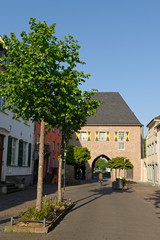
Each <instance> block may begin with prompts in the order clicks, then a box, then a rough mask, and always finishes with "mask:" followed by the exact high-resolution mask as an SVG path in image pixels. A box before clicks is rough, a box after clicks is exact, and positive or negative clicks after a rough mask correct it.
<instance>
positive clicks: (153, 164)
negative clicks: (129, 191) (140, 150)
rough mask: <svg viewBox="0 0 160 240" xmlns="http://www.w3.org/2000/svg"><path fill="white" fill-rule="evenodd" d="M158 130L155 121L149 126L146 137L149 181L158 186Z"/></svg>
mask: <svg viewBox="0 0 160 240" xmlns="http://www.w3.org/2000/svg"><path fill="white" fill-rule="evenodd" d="M157 149H158V144H157V130H156V122H155V121H153V122H151V123H150V125H149V130H148V133H147V137H146V155H147V156H146V164H147V181H149V182H151V183H153V184H158V181H159V163H158V154H157Z"/></svg>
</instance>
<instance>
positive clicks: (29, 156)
mask: <svg viewBox="0 0 160 240" xmlns="http://www.w3.org/2000/svg"><path fill="white" fill-rule="evenodd" d="M31 145H32V144H31V143H29V145H28V167H30V165H31Z"/></svg>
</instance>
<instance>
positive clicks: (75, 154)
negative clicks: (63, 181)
mask: <svg viewBox="0 0 160 240" xmlns="http://www.w3.org/2000/svg"><path fill="white" fill-rule="evenodd" d="M90 158H91V156H90V152H89V150H88V149H87V148H86V147H77V146H69V147H68V149H67V156H66V162H67V164H69V165H72V166H74V167H82V166H84V165H85V163H86V162H87V161H88V160H89V159H90Z"/></svg>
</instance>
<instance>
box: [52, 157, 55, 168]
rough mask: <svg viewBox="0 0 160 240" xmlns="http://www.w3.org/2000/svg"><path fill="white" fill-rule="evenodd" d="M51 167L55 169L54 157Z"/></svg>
mask: <svg viewBox="0 0 160 240" xmlns="http://www.w3.org/2000/svg"><path fill="white" fill-rule="evenodd" d="M52 167H53V168H54V167H55V157H53V158H52Z"/></svg>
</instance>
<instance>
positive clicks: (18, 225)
mask: <svg viewBox="0 0 160 240" xmlns="http://www.w3.org/2000/svg"><path fill="white" fill-rule="evenodd" d="M73 205H74V204H73V203H71V204H70V205H69V206H68V207H67V208H65V209H64V208H63V209H62V207H61V208H59V210H58V211H59V212H58V211H57V212H58V214H57V216H56V217H55V218H54V220H52V221H50V222H49V221H46V226H45V227H44V226H43V223H42V222H41V223H40V222H36V223H35V222H34V223H33V222H29V221H28V222H18V220H13V222H14V223H13V225H10V226H5V229H4V231H5V232H23V233H48V232H49V231H51V230H52V229H53V228H54V227H55V226H56V224H57V223H58V222H59V221H60V220H61V219H62V218H63V217H64V216H65V215H66V214H67V212H68V211H69V210H70V209H71V208H72V207H73Z"/></svg>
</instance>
